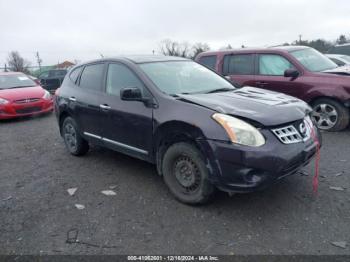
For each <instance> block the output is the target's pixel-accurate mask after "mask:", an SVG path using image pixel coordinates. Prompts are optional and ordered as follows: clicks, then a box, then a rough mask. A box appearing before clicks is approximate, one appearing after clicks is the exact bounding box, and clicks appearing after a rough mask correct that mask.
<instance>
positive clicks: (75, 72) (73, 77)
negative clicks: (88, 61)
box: [69, 67, 83, 84]
mask: <svg viewBox="0 0 350 262" xmlns="http://www.w3.org/2000/svg"><path fill="white" fill-rule="evenodd" d="M82 69H83V67H77V68H75V69H73V71H72V72H71V73H70V74H69V78H70V80H72V81H73V83H75V84H76V83H77V80H78V77H79V75H80V72H81V70H82Z"/></svg>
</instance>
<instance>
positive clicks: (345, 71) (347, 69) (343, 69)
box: [322, 65, 350, 76]
mask: <svg viewBox="0 0 350 262" xmlns="http://www.w3.org/2000/svg"><path fill="white" fill-rule="evenodd" d="M322 72H323V73H329V74H338V75H348V76H350V66H349V65H345V66H340V67H337V68H334V69H330V70H325V71H322Z"/></svg>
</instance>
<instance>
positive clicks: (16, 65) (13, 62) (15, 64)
mask: <svg viewBox="0 0 350 262" xmlns="http://www.w3.org/2000/svg"><path fill="white" fill-rule="evenodd" d="M7 63H8V64H9V68H10V70H11V71H15V72H23V73H29V70H28V67H29V66H30V63H29V62H28V61H27V60H26V59H24V58H23V57H21V55H20V54H19V53H18V52H17V51H11V53H9V55H8V58H7Z"/></svg>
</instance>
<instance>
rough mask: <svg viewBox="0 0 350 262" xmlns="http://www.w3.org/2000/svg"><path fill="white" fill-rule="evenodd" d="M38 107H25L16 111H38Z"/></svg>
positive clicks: (22, 112)
mask: <svg viewBox="0 0 350 262" xmlns="http://www.w3.org/2000/svg"><path fill="white" fill-rule="evenodd" d="M40 110H41V108H40V107H37V106H36V107H27V108H22V109H17V110H16V112H17V113H18V114H28V113H33V112H38V111H40Z"/></svg>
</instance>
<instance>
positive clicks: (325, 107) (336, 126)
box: [312, 98, 349, 131]
mask: <svg viewBox="0 0 350 262" xmlns="http://www.w3.org/2000/svg"><path fill="white" fill-rule="evenodd" d="M313 110H314V111H313V112H312V117H313V119H314V120H315V122H316V124H317V126H318V128H319V129H322V130H327V131H340V130H343V129H345V128H346V127H347V126H348V124H349V109H348V108H346V107H345V106H343V105H342V104H340V103H339V102H337V101H335V100H332V99H329V98H322V99H318V100H316V101H315V102H314V103H313Z"/></svg>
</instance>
